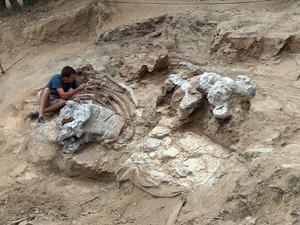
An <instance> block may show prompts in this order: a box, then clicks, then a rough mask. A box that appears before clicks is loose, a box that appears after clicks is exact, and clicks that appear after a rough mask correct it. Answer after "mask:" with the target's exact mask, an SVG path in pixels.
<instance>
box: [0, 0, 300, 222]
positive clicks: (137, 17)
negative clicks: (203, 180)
mask: <svg viewBox="0 0 300 225" xmlns="http://www.w3.org/2000/svg"><path fill="white" fill-rule="evenodd" d="M224 2H226V1H224ZM299 12H300V11H299V3H298V2H297V1H274V2H270V3H257V4H244V5H240V4H238V5H209V6H207V5H203V6H202V5H201V6H197V7H196V6H188V5H185V6H181V5H173V6H172V5H131V4H117V5H103V4H100V3H99V2H97V1H92V0H91V1H84V2H83V1H77V0H72V1H62V0H58V1H48V3H45V2H44V1H41V2H39V3H38V4H37V5H35V6H32V7H31V8H26V9H25V10H24V12H23V13H21V14H20V15H17V16H7V15H6V16H4V17H0V30H1V34H0V59H1V60H2V62H3V66H4V68H6V67H7V66H9V65H11V64H12V63H13V62H15V61H16V60H18V59H19V58H21V57H22V56H24V55H26V57H25V58H24V59H23V60H22V61H20V62H19V63H18V64H16V65H15V66H14V67H13V68H11V69H10V70H9V71H8V72H7V73H6V74H5V75H2V76H0V112H1V113H0V114H1V118H0V131H1V136H0V147H1V154H0V160H1V165H0V168H1V170H0V215H1V217H0V224H22V225H23V224H37V225H41V224H43V225H44V224H45V225H46V224H51V225H52V224H55V225H58V224H61V225H65V224H91V225H94V224H101V225H102V224H103V225H104V224H167V223H168V220H169V218H170V215H172V213H173V211H174V208H176V205H177V204H179V203H180V202H181V197H175V198H155V197H153V196H151V195H148V194H147V193H145V192H143V191H141V190H139V189H138V188H136V187H134V186H133V185H132V184H130V183H125V184H124V185H123V186H121V187H120V188H119V187H118V186H117V184H116V183H115V177H114V175H113V168H111V167H113V166H114V164H113V163H112V165H111V166H108V168H106V169H103V171H102V172H101V173H99V174H94V173H89V171H87V170H86V168H85V166H84V165H83V166H82V167H79V166H77V167H76V166H74V165H73V164H70V165H69V164H68V162H69V161H68V157H67V156H64V155H63V154H61V153H60V149H59V147H57V146H54V145H50V144H47V143H45V144H41V145H39V144H38V143H35V142H34V141H32V138H31V135H30V133H31V131H32V130H33V129H34V127H35V124H34V123H33V122H31V121H29V120H27V119H26V113H27V112H28V111H30V110H31V109H33V108H34V107H35V101H34V95H35V93H36V92H37V90H38V89H40V88H41V87H43V86H44V85H45V83H46V82H47V80H48V79H49V78H50V77H51V75H53V74H54V73H58V72H59V71H60V69H61V68H62V67H63V66H64V65H73V66H78V65H80V64H82V63H91V64H92V65H93V66H94V68H96V69H99V70H100V71H114V72H115V71H117V72H118V75H116V76H120V77H123V79H124V80H125V81H127V82H128V83H132V77H130V76H131V75H132V74H131V73H128V71H125V72H124V74H122V71H124V70H122V68H123V67H120V66H119V67H118V65H122V63H123V64H126V65H133V64H134V63H135V62H136V60H140V61H142V60H145V58H147V57H148V56H149V55H152V56H153V55H156V54H158V53H161V52H162V51H164V52H165V51H167V53H168V54H169V56H170V58H171V62H172V63H176V62H178V61H181V60H185V61H189V62H192V63H194V64H196V65H199V66H200V67H201V69H202V70H203V71H212V72H218V73H220V74H222V75H227V76H230V77H234V76H235V75H237V74H246V75H248V76H249V77H250V78H251V79H252V80H253V81H254V82H255V83H256V85H257V87H258V90H257V95H256V97H255V98H254V99H253V101H252V105H251V109H250V111H249V114H248V115H247V117H246V118H243V120H236V121H234V123H231V124H229V125H228V126H225V127H223V131H221V132H220V131H219V130H218V131H216V129H215V125H214V124H208V125H207V121H203V120H201V112H199V113H195V114H194V115H193V121H192V123H191V126H190V127H188V129H192V130H193V131H195V132H196V133H199V134H206V135H207V136H209V137H210V138H212V139H213V140H214V141H215V142H217V143H220V144H222V145H223V146H225V147H226V148H228V149H230V151H231V152H232V153H231V154H232V157H231V159H230V160H229V162H228V165H227V168H226V171H225V172H224V174H223V176H222V177H221V178H220V179H219V181H218V183H217V184H216V185H214V186H213V187H209V188H203V187H199V188H198V187H196V188H194V189H193V190H192V191H191V192H190V193H189V194H188V196H187V197H186V204H185V205H184V206H183V207H182V208H181V211H180V213H179V215H178V217H177V221H176V224H278V225H279V224H280V225H281V224H300V198H299V193H300V176H299V175H300V164H299V159H300V150H299V149H300V148H299V146H300V141H299V140H300V139H299V138H300V130H299V127H300V122H299V121H300V120H299V119H300V118H299V117H300V114H299V112H300V103H299V99H300V92H299V88H300V83H299V82H300V81H299V65H300V64H299V63H300V61H299V60H300V41H299V40H300V38H299V37H300V34H299V31H298V30H299V29H298V27H297V24H299V22H300V16H299V15H300V14H299ZM159 16H163V17H162V19H158V20H159V22H157V23H154V22H153V18H157V17H159ZM136 23H138V25H137V24H136ZM139 24H141V25H139ZM149 24H150V25H149ZM153 24H154V25H153ZM152 26H153V27H154V28H153V27H152ZM124 28H127V29H128V30H129V33H130V35H126V33H124V32H123V31H124ZM151 29H153V30H152V31H151V32H150V31H149V30H151ZM156 31H160V32H161V34H160V35H158V36H159V37H158V38H156V37H155V34H156V33H155V32H156ZM149 34H150V35H149ZM151 35H153V36H151ZM104 39H106V41H105V42H104V41H103V40H104ZM128 52H129V53H128ZM120 62H122V63H120ZM165 77H166V74H159V75H158V76H157V77H155V76H153V77H148V78H145V80H144V81H143V82H144V84H146V85H141V84H139V83H138V84H137V85H138V86H137V90H136V94H137V96H138V98H139V99H141V101H142V102H143V103H145V104H146V103H149V102H152V101H154V100H155V99H156V96H157V94H158V93H159V91H160V84H161V83H162V81H163V79H164V78H165ZM149 93H150V94H149ZM93 149H100V150H101V147H99V146H97V145H94V144H92V145H90V146H89V147H87V151H92V150H93ZM128 154H129V153H128V152H127V153H126V152H125V153H120V152H118V151H112V153H110V152H106V153H105V157H108V158H109V159H110V160H113V159H114V158H118V159H119V158H121V159H122V160H123V158H126V157H128ZM70 171H71V172H70ZM72 171H73V172H72ZM74 171H76V172H74ZM27 222H28V223H27Z"/></svg>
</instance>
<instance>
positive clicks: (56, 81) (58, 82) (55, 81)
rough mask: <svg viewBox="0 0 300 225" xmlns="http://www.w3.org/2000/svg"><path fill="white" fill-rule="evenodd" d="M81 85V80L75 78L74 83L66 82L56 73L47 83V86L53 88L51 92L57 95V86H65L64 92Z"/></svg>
mask: <svg viewBox="0 0 300 225" xmlns="http://www.w3.org/2000/svg"><path fill="white" fill-rule="evenodd" d="M79 86H80V81H79V80H75V81H74V82H72V83H65V82H64V81H63V79H62V77H61V76H60V75H59V74H56V75H54V76H53V77H52V78H51V80H50V81H49V82H48V84H47V87H48V88H49V89H50V90H51V94H52V95H56V96H59V95H58V93H57V88H63V89H64V92H67V91H69V90H70V89H71V88H73V89H76V88H78V87H79Z"/></svg>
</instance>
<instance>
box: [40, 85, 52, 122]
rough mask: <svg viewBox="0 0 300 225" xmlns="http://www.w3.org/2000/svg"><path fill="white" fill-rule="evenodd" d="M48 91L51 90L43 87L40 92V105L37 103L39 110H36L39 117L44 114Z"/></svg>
mask: <svg viewBox="0 0 300 225" xmlns="http://www.w3.org/2000/svg"><path fill="white" fill-rule="evenodd" d="M50 93H51V90H50V89H49V88H45V89H44V90H43V91H42V93H41V96H40V105H39V110H38V112H39V116H40V117H43V116H44V113H45V108H46V104H47V102H48V98H49V95H50Z"/></svg>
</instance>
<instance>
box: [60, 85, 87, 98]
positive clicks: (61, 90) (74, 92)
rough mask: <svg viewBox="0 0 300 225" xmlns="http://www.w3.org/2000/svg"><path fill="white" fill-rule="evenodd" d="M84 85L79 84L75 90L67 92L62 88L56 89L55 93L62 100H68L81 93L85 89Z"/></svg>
mask: <svg viewBox="0 0 300 225" xmlns="http://www.w3.org/2000/svg"><path fill="white" fill-rule="evenodd" d="M85 86H86V84H81V85H80V86H79V87H78V88H76V89H70V90H69V91H68V92H65V91H64V89H63V88H57V90H56V91H57V93H58V94H59V96H60V97H61V98H62V99H68V98H70V97H72V96H74V95H76V94H78V93H79V92H81V91H83V90H84V89H85Z"/></svg>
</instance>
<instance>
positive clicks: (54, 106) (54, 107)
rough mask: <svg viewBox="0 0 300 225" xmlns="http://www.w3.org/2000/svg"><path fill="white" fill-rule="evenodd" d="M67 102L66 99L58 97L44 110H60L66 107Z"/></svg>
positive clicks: (45, 111)
mask: <svg viewBox="0 0 300 225" xmlns="http://www.w3.org/2000/svg"><path fill="white" fill-rule="evenodd" d="M65 104H66V100H64V99H61V98H60V99H57V100H55V102H53V103H52V104H51V106H49V107H47V108H46V109H45V110H44V113H50V112H56V111H58V110H60V109H61V108H62V107H64V106H65Z"/></svg>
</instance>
